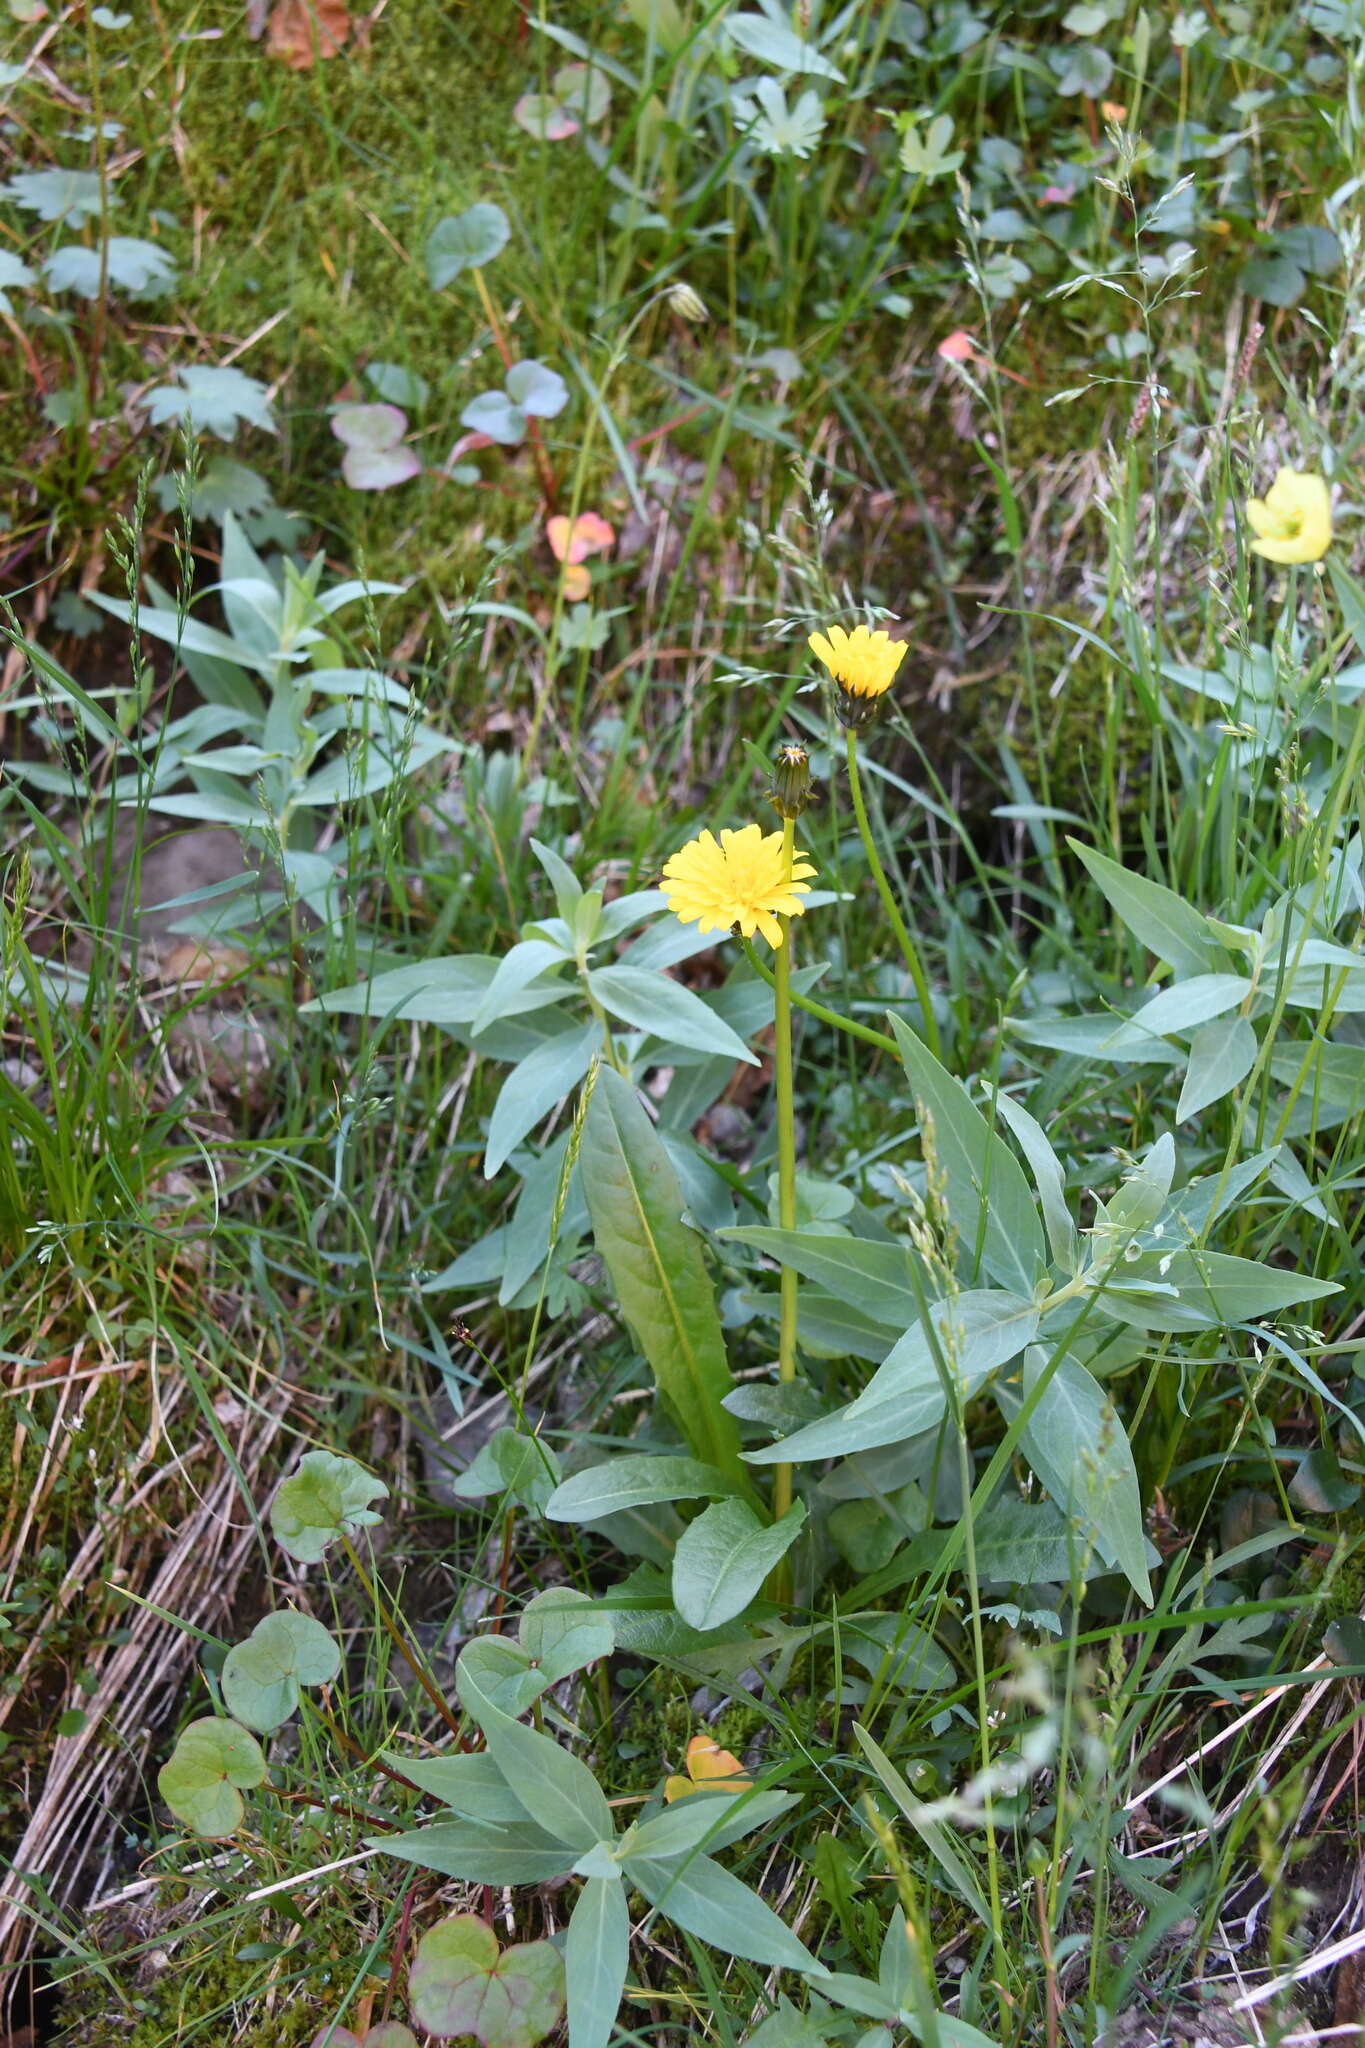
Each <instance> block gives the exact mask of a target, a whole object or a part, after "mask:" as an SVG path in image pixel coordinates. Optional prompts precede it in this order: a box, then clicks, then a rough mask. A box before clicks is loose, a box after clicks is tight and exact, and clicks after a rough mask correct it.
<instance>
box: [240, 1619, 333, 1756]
mask: <svg viewBox="0 0 1365 2048" xmlns="http://www.w3.org/2000/svg"><path fill="white" fill-rule="evenodd" d="M340 1669H341V1651H340V1649H339V1648H338V1647H337V1644H336V1642H335V1641H334V1640H333V1638H332V1637H331V1636H330V1635H329V1634H328V1632H327V1630H326V1629H325V1628H324V1627H323V1626H322V1623H321V1622H320V1621H314V1620H313V1618H312V1616H311V1615H308V1614H296V1613H295V1612H294V1610H293V1609H292V1608H286V1609H285V1610H284V1611H283V1613H280V1614H267V1615H266V1616H265V1618H264V1619H263V1620H262V1621H258V1622H257V1624H256V1626H255V1628H254V1629H253V1630H252V1631H251V1634H250V1635H249V1636H248V1637H247V1639H246V1641H245V1642H244V1643H238V1644H236V1646H235V1647H234V1648H233V1649H231V1650H229V1651H228V1653H227V1656H226V1657H225V1658H224V1659H223V1671H222V1681H221V1682H222V1687H223V1702H224V1705H225V1706H226V1707H227V1709H228V1712H229V1713H230V1714H233V1715H235V1717H236V1718H237V1720H239V1721H244V1722H245V1723H246V1725H247V1727H248V1728H261V1729H270V1728H278V1727H279V1725H280V1723H281V1721H287V1720H288V1719H289V1716H290V1715H291V1714H292V1713H293V1711H294V1709H295V1707H297V1705H298V1703H299V1688H300V1687H301V1686H305V1685H330V1683H331V1681H332V1680H333V1679H334V1678H335V1677H336V1675H337V1673H338V1671H339V1670H340Z"/></svg>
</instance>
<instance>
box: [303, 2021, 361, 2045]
mask: <svg viewBox="0 0 1365 2048" xmlns="http://www.w3.org/2000/svg"><path fill="white" fill-rule="evenodd" d="M312 2048H360V2036H359V2035H358V2034H353V2033H352V2032H351V2030H350V2028H349V2027H334V2026H332V2025H331V2024H330V2023H329V2024H328V2025H327V2026H325V2027H320V2028H319V2029H318V2031H317V2033H316V2034H314V2036H313V2040H312Z"/></svg>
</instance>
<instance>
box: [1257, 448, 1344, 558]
mask: <svg viewBox="0 0 1365 2048" xmlns="http://www.w3.org/2000/svg"><path fill="white" fill-rule="evenodd" d="M1247 518H1248V519H1249V520H1250V522H1251V524H1252V526H1253V527H1254V528H1255V531H1256V535H1257V538H1256V539H1255V540H1254V541H1253V542H1252V543H1251V547H1252V552H1253V553H1254V554H1258V555H1264V556H1265V558H1266V560H1267V561H1268V562H1320V561H1321V560H1322V558H1323V556H1324V555H1325V554H1326V553H1327V550H1328V548H1329V547H1330V546H1331V545H1332V498H1331V493H1330V492H1329V490H1328V488H1327V481H1326V478H1325V477H1320V476H1307V475H1305V474H1304V472H1303V471H1302V470H1298V469H1282V470H1281V471H1280V473H1279V475H1278V476H1277V477H1276V479H1275V481H1274V483H1273V484H1272V485H1271V486H1270V489H1269V490H1268V491H1267V492H1266V494H1265V496H1264V498H1249V499H1248V500H1247Z"/></svg>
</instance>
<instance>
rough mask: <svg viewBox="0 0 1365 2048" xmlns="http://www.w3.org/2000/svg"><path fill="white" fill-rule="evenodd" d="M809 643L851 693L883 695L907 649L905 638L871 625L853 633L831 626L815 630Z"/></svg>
mask: <svg viewBox="0 0 1365 2048" xmlns="http://www.w3.org/2000/svg"><path fill="white" fill-rule="evenodd" d="M808 644H809V646H810V650H811V653H812V654H815V655H818V656H819V658H820V660H821V661H823V663H824V664H825V667H826V668H827V669H828V670H829V672H830V674H831V675H832V676H833V678H834V680H835V682H836V683H838V685H839V686H840V688H841V689H844V690H847V691H848V693H849V695H850V697H880V696H882V695H883V693H884V692H885V691H887V690H889V689H890V688H891V685H892V683H894V682H895V680H896V671H897V669H898V668H899V667H900V665H901V663H902V662H903V661H904V659H905V653H906V648H905V642H904V641H903V640H893V639H892V638H891V635H890V634H889V633H874V632H873V631H872V630H871V628H870V627H868V626H855V627H854V628H853V631H852V632H851V633H846V632H845V631H844V629H843V627H842V626H831V627H830V629H829V632H828V633H812V634H811V636H810V641H809V643H808Z"/></svg>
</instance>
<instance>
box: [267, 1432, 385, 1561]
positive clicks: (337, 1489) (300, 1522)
mask: <svg viewBox="0 0 1365 2048" xmlns="http://www.w3.org/2000/svg"><path fill="white" fill-rule="evenodd" d="M388 1497H389V1489H388V1487H387V1486H385V1484H384V1482H383V1480H382V1479H374V1478H372V1477H371V1475H370V1474H369V1473H368V1472H366V1471H365V1470H364V1468H363V1467H362V1466H360V1465H357V1464H356V1462H355V1460H354V1458H337V1457H333V1455H332V1453H331V1452H330V1451H309V1452H308V1453H307V1455H306V1456H305V1457H304V1458H303V1460H302V1462H301V1463H300V1465H299V1469H298V1471H297V1472H296V1473H295V1474H294V1476H293V1478H292V1479H286V1480H285V1482H284V1484H283V1486H282V1487H281V1488H280V1490H279V1492H278V1493H277V1494H276V1495H275V1501H274V1505H273V1506H272V1508H271V1510H270V1526H271V1528H272V1529H273V1530H274V1532H275V1541H276V1542H277V1543H278V1544H279V1546H280V1549H281V1550H283V1551H284V1552H285V1553H286V1555H288V1556H289V1557H293V1558H296V1559H297V1560H298V1562H299V1563H300V1564H317V1563H318V1562H319V1560H320V1559H321V1557H322V1556H323V1554H324V1552H325V1551H326V1549H327V1546H328V1545H329V1544H330V1543H335V1542H336V1540H337V1538H338V1536H350V1535H353V1534H354V1532H355V1531H356V1530H357V1529H367V1528H369V1527H371V1526H372V1524H374V1523H375V1522H377V1521H378V1520H379V1516H378V1515H377V1514H375V1512H374V1510H373V1509H372V1508H371V1507H370V1502H371V1501H372V1500H387V1499H388Z"/></svg>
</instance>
